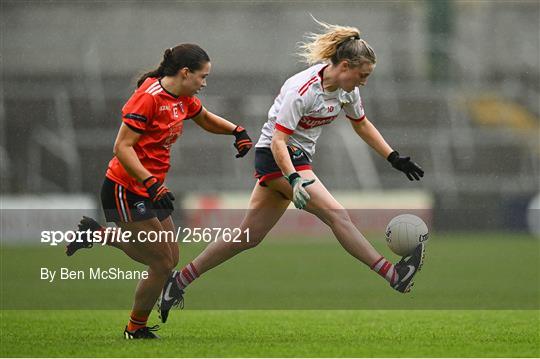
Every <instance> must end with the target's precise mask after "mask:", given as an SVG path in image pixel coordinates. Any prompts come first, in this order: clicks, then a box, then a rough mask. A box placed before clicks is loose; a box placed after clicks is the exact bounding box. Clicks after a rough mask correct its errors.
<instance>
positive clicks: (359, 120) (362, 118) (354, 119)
mask: <svg viewBox="0 0 540 359" xmlns="http://www.w3.org/2000/svg"><path fill="white" fill-rule="evenodd" d="M346 117H347V118H348V119H349V120H351V121H353V122H361V121H363V120H364V119H365V118H366V115H364V116H362V117H360V118H354V117H351V116H349V115H347V116H346Z"/></svg>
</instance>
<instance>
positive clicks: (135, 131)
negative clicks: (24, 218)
mask: <svg viewBox="0 0 540 359" xmlns="http://www.w3.org/2000/svg"><path fill="white" fill-rule="evenodd" d="M210 66H211V64H210V58H209V57H208V55H207V54H206V52H205V51H204V50H203V49H202V48H200V47H199V46H197V45H193V44H181V45H178V46H176V47H174V48H170V49H167V50H165V53H164V55H163V60H162V62H161V64H160V65H159V67H158V68H157V69H156V70H154V71H151V72H148V73H146V74H145V75H143V76H142V77H141V78H140V79H139V81H138V82H137V89H136V90H135V92H134V94H133V95H132V96H131V98H130V99H129V100H128V101H127V103H126V104H125V105H124V107H123V109H122V125H121V126H120V130H119V132H118V135H117V137H116V141H115V143H114V157H113V159H112V160H111V161H110V162H109V166H108V168H107V173H106V175H105V182H104V183H103V187H102V189H101V201H102V205H103V209H104V212H105V218H106V219H107V222H115V223H116V224H117V225H118V226H119V227H120V228H121V229H122V230H124V231H130V232H131V233H133V236H135V238H137V237H136V236H137V233H138V232H140V231H163V230H165V231H174V224H173V221H172V219H171V216H170V214H171V212H172V211H173V204H172V201H174V196H173V194H172V193H171V192H170V191H169V189H168V188H167V187H165V185H164V182H165V177H166V175H167V172H168V170H169V167H170V164H169V158H170V149H171V146H172V144H173V143H174V142H175V141H176V140H177V138H178V137H179V136H180V135H181V134H182V132H183V127H184V121H185V120H188V119H192V120H193V121H194V122H195V123H196V124H197V125H199V126H200V127H202V128H203V129H205V130H206V131H208V132H211V133H216V134H230V135H234V136H235V142H234V146H235V147H236V149H237V151H238V154H237V155H236V157H243V156H244V155H246V153H247V152H248V151H249V149H250V148H251V147H252V145H253V143H252V141H251V139H250V138H249V136H248V135H247V133H246V131H245V130H244V129H243V128H242V127H240V126H237V125H235V124H233V123H231V122H229V121H227V120H225V119H223V118H221V117H219V116H217V115H215V114H213V113H211V112H209V111H207V110H206V109H205V108H204V107H203V106H202V105H201V102H200V101H199V99H198V98H197V97H195V96H194V95H195V94H196V93H197V92H198V91H199V90H200V89H202V88H204V87H205V86H206V78H207V76H208V75H209V73H210ZM88 229H90V230H93V231H95V230H101V231H103V230H104V228H103V227H101V226H100V225H99V224H98V223H97V222H96V221H94V220H93V219H90V218H87V217H85V218H83V220H82V221H81V224H80V225H79V230H80V231H83V232H85V231H87V230H88ZM109 244H111V245H113V246H115V247H117V248H120V249H121V250H123V251H124V252H125V253H126V254H127V255H128V256H129V257H131V258H132V259H134V260H136V261H137V262H140V263H143V264H146V265H148V267H149V268H148V278H147V279H142V280H141V281H140V282H139V284H138V286H137V289H136V292H135V301H134V304H133V310H132V312H131V316H130V320H129V322H128V325H127V327H126V328H125V331H124V336H125V338H126V339H152V338H157V336H156V335H155V334H154V333H153V331H155V330H157V328H156V327H148V326H147V325H146V323H147V320H148V317H149V315H150V312H151V310H152V308H153V306H154V305H155V303H156V300H157V299H158V297H159V294H160V292H161V289H162V288H163V285H164V283H165V281H166V280H167V278H169V276H170V275H171V271H172V270H173V269H174V268H175V266H176V265H177V264H178V259H179V249H178V245H177V243H174V242H163V243H160V242H154V243H148V242H137V241H133V242H130V243H124V242H113V243H109ZM91 246H92V243H91V241H90V240H89V239H87V241H84V242H82V243H79V242H72V243H70V244H69V245H68V246H67V248H66V253H67V254H68V255H72V254H73V253H75V251H77V250H78V249H80V248H88V247H91Z"/></svg>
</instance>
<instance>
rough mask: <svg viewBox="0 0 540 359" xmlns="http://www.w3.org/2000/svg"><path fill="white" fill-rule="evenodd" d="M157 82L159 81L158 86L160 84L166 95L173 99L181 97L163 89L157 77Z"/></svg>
mask: <svg viewBox="0 0 540 359" xmlns="http://www.w3.org/2000/svg"><path fill="white" fill-rule="evenodd" d="M158 82H159V86H161V88H162V89H163V91H164V92H165V93H166V94H167V95H169V96H171V97H173V98H174V99H179V98H180V97H181V96H176V95H175V94H173V93H172V92H169V91H167V89H165V87H163V85H162V84H161V78H159V79H158Z"/></svg>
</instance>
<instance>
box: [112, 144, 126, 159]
mask: <svg viewBox="0 0 540 359" xmlns="http://www.w3.org/2000/svg"><path fill="white" fill-rule="evenodd" d="M124 150H125V145H122V144H120V143H115V144H114V146H113V155H114V156H116V157H118V156H119V155H121V154H122V153H123V152H124Z"/></svg>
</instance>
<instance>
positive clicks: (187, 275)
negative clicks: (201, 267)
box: [176, 262, 199, 289]
mask: <svg viewBox="0 0 540 359" xmlns="http://www.w3.org/2000/svg"><path fill="white" fill-rule="evenodd" d="M197 278H199V273H198V272H197V269H195V266H194V265H193V262H192V263H189V264H188V265H187V266H185V267H184V268H183V269H182V270H181V271H180V273H179V274H178V275H177V276H176V284H178V288H180V289H184V288H185V287H187V286H188V285H189V284H190V283H191V282H193V281H194V280H195V279H197Z"/></svg>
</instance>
